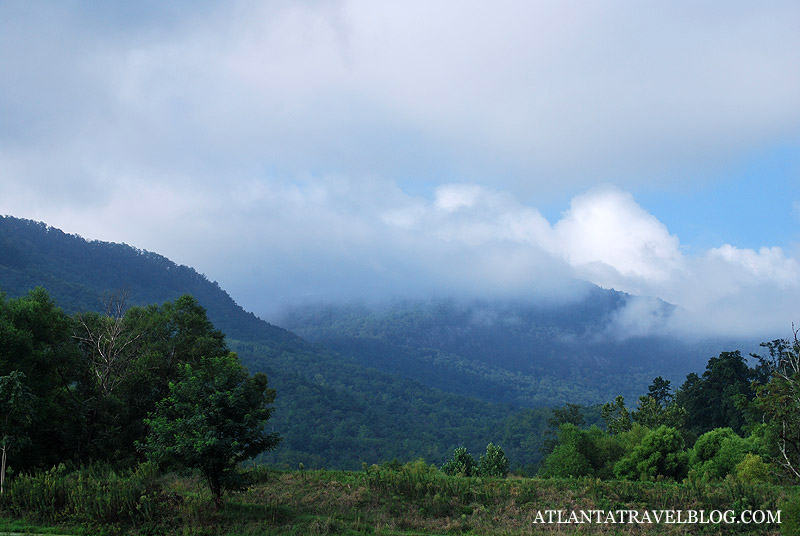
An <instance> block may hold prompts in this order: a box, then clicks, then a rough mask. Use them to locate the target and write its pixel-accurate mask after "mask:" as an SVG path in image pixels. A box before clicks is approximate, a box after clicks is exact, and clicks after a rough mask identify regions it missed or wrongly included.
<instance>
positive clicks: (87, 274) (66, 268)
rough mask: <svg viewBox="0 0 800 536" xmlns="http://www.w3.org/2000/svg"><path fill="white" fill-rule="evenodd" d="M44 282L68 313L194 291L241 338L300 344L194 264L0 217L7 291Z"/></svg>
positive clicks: (1, 280)
mask: <svg viewBox="0 0 800 536" xmlns="http://www.w3.org/2000/svg"><path fill="white" fill-rule="evenodd" d="M36 286H42V287H44V288H45V289H47V291H48V292H49V293H50V294H51V295H52V296H53V297H54V298H55V299H56V301H57V302H58V304H59V306H60V307H61V308H62V309H64V311H66V312H68V313H73V312H79V311H94V310H100V309H102V307H103V299H104V297H106V296H107V295H108V294H110V293H119V292H125V293H126V294H127V300H128V305H148V304H151V303H161V302H164V301H167V300H174V299H176V298H178V297H179V296H181V295H182V294H191V295H192V296H194V297H195V298H197V300H198V301H199V302H200V303H202V304H203V306H204V307H205V308H206V309H207V310H208V315H209V318H210V320H211V321H212V322H213V323H214V325H215V326H217V328H219V329H221V330H222V331H224V332H225V333H226V334H227V335H228V336H229V337H230V338H233V339H244V340H250V339H268V340H271V341H274V342H277V341H284V342H286V343H290V342H291V343H295V344H296V343H300V342H301V340H300V338H299V337H296V336H294V335H293V334H291V333H289V332H288V331H286V330H284V329H281V328H278V327H276V326H273V325H271V324H268V323H267V322H264V321H262V320H260V319H259V318H257V317H256V316H255V315H253V314H252V313H248V312H246V311H245V310H244V309H242V308H241V307H240V306H239V305H237V304H236V302H234V301H233V299H232V298H231V297H230V296H229V295H228V293H227V292H225V291H224V290H222V289H221V288H220V286H219V285H218V284H217V283H216V282H211V281H209V280H208V279H207V278H206V277H205V276H204V275H202V274H200V273H198V272H197V271H195V270H194V269H193V268H190V267H188V266H183V265H178V264H175V263H174V262H172V261H171V260H169V259H167V258H166V257H163V256H162V255H159V254H157V253H152V252H149V251H144V250H141V249H137V248H134V247H131V246H128V245H127V244H117V243H113V242H101V241H96V240H95V241H87V240H85V239H83V238H82V237H80V236H78V235H74V234H67V233H65V232H63V231H61V230H60V229H56V228H55V227H50V226H48V225H47V224H45V223H42V222H36V221H32V220H25V219H19V218H14V217H11V216H0V290H2V291H3V292H5V293H6V294H7V295H8V296H9V297H18V296H22V295H23V294H25V293H26V292H27V291H28V290H30V289H32V288H34V287H36Z"/></svg>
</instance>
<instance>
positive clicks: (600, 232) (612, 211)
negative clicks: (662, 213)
mask: <svg viewBox="0 0 800 536" xmlns="http://www.w3.org/2000/svg"><path fill="white" fill-rule="evenodd" d="M555 242H556V244H557V248H558V250H559V251H560V252H561V253H562V255H564V257H565V258H566V259H567V260H568V261H569V263H570V264H571V265H572V266H574V267H576V268H577V269H578V270H579V271H581V272H584V273H586V274H587V275H588V276H589V277H590V278H593V279H595V282H596V283H598V284H601V285H603V286H607V287H613V286H615V285H617V284H624V283H623V281H625V282H627V283H628V284H630V282H634V281H636V280H640V281H642V282H643V283H648V284H652V283H654V282H655V283H657V282H661V281H664V280H665V279H667V278H668V277H670V275H671V274H672V273H673V272H675V271H677V270H680V269H681V264H682V256H681V253H680V250H679V243H678V239H677V237H675V236H672V235H670V234H669V231H668V230H667V228H666V227H665V226H664V225H663V224H662V223H661V222H659V221H658V220H657V219H656V218H655V217H654V216H652V215H651V214H648V213H647V212H646V211H644V210H643V209H642V208H641V207H640V206H639V205H637V204H636V202H635V201H634V200H633V196H631V195H630V194H628V193H625V192H622V191H619V190H616V189H612V188H603V189H598V190H593V191H591V192H589V193H588V194H585V195H583V196H579V197H577V198H575V199H573V201H572V204H571V207H570V210H569V212H567V214H566V215H565V216H564V218H563V219H562V220H561V221H559V222H558V224H557V225H556V228H555ZM608 268H613V272H609V271H608ZM626 286H627V285H626Z"/></svg>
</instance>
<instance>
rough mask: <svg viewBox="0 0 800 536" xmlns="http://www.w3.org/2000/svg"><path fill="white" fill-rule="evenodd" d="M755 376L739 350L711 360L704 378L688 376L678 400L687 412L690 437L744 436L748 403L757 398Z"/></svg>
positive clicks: (687, 426)
mask: <svg viewBox="0 0 800 536" xmlns="http://www.w3.org/2000/svg"><path fill="white" fill-rule="evenodd" d="M754 375H755V373H754V371H753V370H751V369H750V368H749V367H748V366H747V363H746V362H745V359H744V357H742V354H741V352H739V351H738V350H737V351H735V352H721V353H720V354H719V356H718V357H712V358H710V359H709V360H708V364H707V365H706V370H705V372H703V375H702V377H700V376H697V374H695V373H691V374H689V375H687V376H686V382H684V384H683V385H682V386H681V388H680V390H679V391H678V393H677V395H676V400H677V403H678V405H679V406H682V407H684V408H686V412H687V418H686V426H685V428H686V429H687V431H688V432H689V434H690V435H692V436H694V437H697V436H699V435H700V434H703V433H704V432H708V431H709V430H713V429H714V428H732V429H733V431H734V432H736V433H737V434H739V433H741V432H742V429H743V427H744V425H745V424H746V420H747V419H746V412H745V409H744V408H745V406H746V402H747V401H748V400H751V399H752V398H753V397H754V395H755V393H754V392H753V390H752V388H751V382H752V380H753V379H754Z"/></svg>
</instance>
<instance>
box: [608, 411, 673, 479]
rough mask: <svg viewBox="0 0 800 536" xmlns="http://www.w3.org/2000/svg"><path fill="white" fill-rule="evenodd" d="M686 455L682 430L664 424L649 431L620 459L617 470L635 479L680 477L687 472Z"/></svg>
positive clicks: (624, 476) (619, 473)
mask: <svg viewBox="0 0 800 536" xmlns="http://www.w3.org/2000/svg"><path fill="white" fill-rule="evenodd" d="M687 458H688V456H687V454H686V451H685V450H684V441H683V437H682V436H681V433H680V432H679V431H678V430H676V429H675V428H670V427H668V426H663V425H662V426H659V427H658V428H656V429H655V430H651V431H649V432H648V433H647V434H646V435H645V436H644V437H643V438H642V442H641V443H640V444H639V445H637V446H636V447H635V448H634V449H633V451H632V452H631V453H630V454H627V455H626V456H624V457H623V458H622V459H620V460H619V461H618V462H617V463H616V465H615V466H614V473H615V474H616V476H617V478H623V479H633V480H656V479H657V478H658V477H666V478H673V479H681V478H683V477H684V476H686V469H687Z"/></svg>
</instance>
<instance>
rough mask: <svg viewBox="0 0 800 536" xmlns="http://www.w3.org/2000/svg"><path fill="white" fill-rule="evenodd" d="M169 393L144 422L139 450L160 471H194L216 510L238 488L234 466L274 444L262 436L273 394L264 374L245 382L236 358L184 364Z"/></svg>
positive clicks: (272, 439) (245, 374)
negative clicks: (200, 475)
mask: <svg viewBox="0 0 800 536" xmlns="http://www.w3.org/2000/svg"><path fill="white" fill-rule="evenodd" d="M169 387H170V388H169V396H168V397H167V398H165V399H164V400H162V401H160V402H159V403H158V404H157V405H156V410H155V412H154V413H153V414H152V416H151V417H150V418H148V419H145V423H146V424H147V425H148V426H149V427H150V431H149V432H148V435H147V438H146V441H145V442H144V443H143V448H144V450H145V451H146V453H147V457H148V458H149V459H150V460H152V461H154V462H156V463H158V464H159V465H161V466H164V467H178V468H187V469H199V470H200V471H201V472H202V473H203V476H204V477H205V479H206V481H207V483H208V486H209V488H210V489H211V492H212V494H213V495H214V500H215V503H216V504H217V506H219V505H220V504H221V499H222V494H223V492H224V491H225V490H226V489H238V488H239V487H241V485H242V483H243V482H242V479H241V475H240V473H239V472H238V471H237V466H238V464H239V463H240V462H243V461H245V460H248V459H250V458H252V457H254V456H256V455H257V454H260V453H261V452H264V451H265V450H270V449H272V448H274V447H275V446H276V445H277V443H278V441H279V439H278V437H277V436H276V435H274V434H267V433H266V432H265V431H264V424H265V423H266V421H267V420H268V419H269V417H270V413H271V411H272V410H271V408H268V407H267V405H268V404H271V403H272V402H273V400H274V399H275V391H273V390H272V389H268V388H267V376H266V375H265V374H263V373H259V374H256V375H255V376H252V377H251V376H249V374H248V372H247V369H245V368H244V367H243V366H242V365H241V364H240V363H239V359H238V357H237V356H236V355H235V354H230V355H228V356H224V357H209V358H203V359H200V362H199V364H198V365H197V366H196V367H193V366H192V365H191V364H188V363H187V364H185V365H183V366H182V367H181V368H180V378H179V379H178V381H176V382H174V383H171V384H170V386H169Z"/></svg>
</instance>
